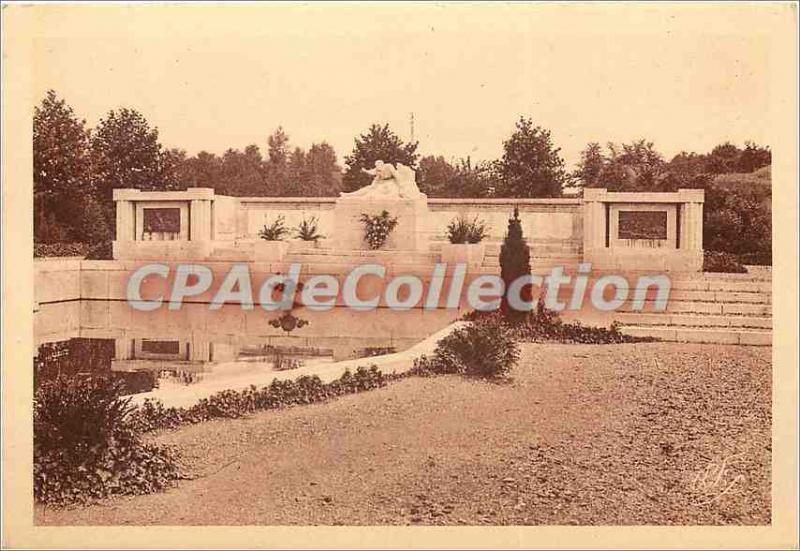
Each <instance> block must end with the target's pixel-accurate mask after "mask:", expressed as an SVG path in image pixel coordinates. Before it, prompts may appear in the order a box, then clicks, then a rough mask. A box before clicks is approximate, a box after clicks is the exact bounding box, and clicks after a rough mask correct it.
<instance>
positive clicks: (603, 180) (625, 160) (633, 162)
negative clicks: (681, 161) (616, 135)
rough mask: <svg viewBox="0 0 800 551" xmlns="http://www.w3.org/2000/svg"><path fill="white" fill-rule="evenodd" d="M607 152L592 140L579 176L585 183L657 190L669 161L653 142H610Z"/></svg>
mask: <svg viewBox="0 0 800 551" xmlns="http://www.w3.org/2000/svg"><path fill="white" fill-rule="evenodd" d="M606 148H607V150H608V153H607V154H603V152H602V150H601V148H600V146H599V144H597V143H595V142H593V143H590V144H589V145H588V146H587V147H586V149H584V150H583V152H582V153H581V162H580V163H579V165H578V170H577V172H576V175H577V176H578V177H579V178H580V179H581V182H582V183H583V185H585V186H588V187H602V188H606V189H608V190H610V191H657V190H659V186H660V185H661V183H662V180H663V177H664V174H665V171H664V169H665V163H664V159H663V158H662V156H661V154H660V153H659V152H658V151H656V150H655V148H654V147H653V143H652V142H648V141H646V140H636V141H633V142H631V143H627V144H626V143H623V144H620V145H617V144H615V143H613V142H609V143H608V144H607V145H606Z"/></svg>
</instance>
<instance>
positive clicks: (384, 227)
mask: <svg viewBox="0 0 800 551" xmlns="http://www.w3.org/2000/svg"><path fill="white" fill-rule="evenodd" d="M361 223H362V224H364V240H365V241H366V242H367V244H368V245H369V248H370V249H373V250H377V249H380V248H381V247H383V245H384V244H385V243H386V240H387V239H389V234H390V233H392V230H394V228H395V227H396V226H397V217H396V216H391V215H390V214H389V212H388V211H385V210H384V211H382V212H381V213H380V214H375V215H370V214H362V215H361Z"/></svg>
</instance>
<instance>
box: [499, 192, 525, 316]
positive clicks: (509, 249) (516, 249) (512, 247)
mask: <svg viewBox="0 0 800 551" xmlns="http://www.w3.org/2000/svg"><path fill="white" fill-rule="evenodd" d="M530 273H531V253H530V249H528V244H527V242H526V241H525V238H524V236H523V234H522V221H521V220H520V219H519V209H518V208H516V207H515V208H514V216H513V218H510V219H509V220H508V232H507V233H506V236H505V239H504V240H503V244H502V246H501V247H500V277H501V278H502V280H503V282H504V283H505V288H506V291H507V290H508V288H509V286H510V285H511V283H512V282H513V281H515V280H516V279H517V278H519V277H522V276H525V275H530ZM521 295H522V300H524V301H530V300H531V286H530V285H526V286H524V287H523V288H522V293H521ZM507 296H508V295H507V293H506V294H504V295H503V300H502V301H501V303H500V308H501V311H502V312H503V314H504V315H505V316H506V317H508V318H509V319H512V320H519V319H521V318H522V317H524V315H525V314H524V313H523V312H520V311H518V310H515V309H514V308H511V306H510V305H509V303H508V298H507Z"/></svg>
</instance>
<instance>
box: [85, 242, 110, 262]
mask: <svg viewBox="0 0 800 551" xmlns="http://www.w3.org/2000/svg"><path fill="white" fill-rule="evenodd" d="M113 258H114V247H113V246H112V244H111V241H102V242H100V243H96V244H95V245H92V246H91V248H90V249H89V252H88V253H87V254H86V260H112V259H113Z"/></svg>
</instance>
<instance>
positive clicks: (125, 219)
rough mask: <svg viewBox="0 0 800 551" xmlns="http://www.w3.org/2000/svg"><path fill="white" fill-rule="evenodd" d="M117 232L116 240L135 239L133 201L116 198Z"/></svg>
mask: <svg viewBox="0 0 800 551" xmlns="http://www.w3.org/2000/svg"><path fill="white" fill-rule="evenodd" d="M116 203H117V234H116V241H135V240H136V222H135V211H134V208H135V204H134V202H133V201H125V200H118V201H117V202H116Z"/></svg>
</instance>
